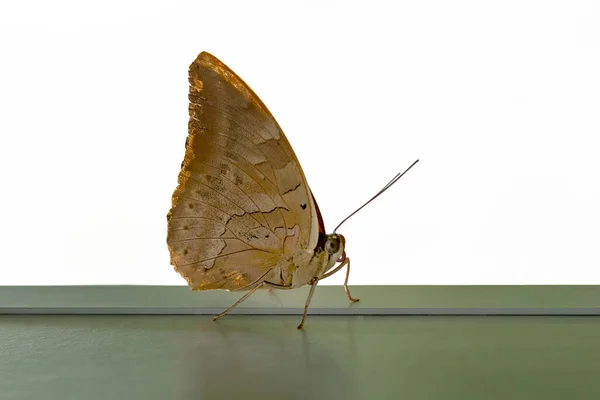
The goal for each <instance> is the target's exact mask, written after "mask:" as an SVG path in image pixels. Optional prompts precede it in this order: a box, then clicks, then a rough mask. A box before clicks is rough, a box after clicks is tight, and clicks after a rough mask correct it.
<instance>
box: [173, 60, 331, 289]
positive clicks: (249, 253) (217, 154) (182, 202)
mask: <svg viewBox="0 0 600 400" xmlns="http://www.w3.org/2000/svg"><path fill="white" fill-rule="evenodd" d="M189 82H190V89H189V90H190V92H189V101H190V105H189V115H190V119H189V125H188V129H189V132H188V138H187V140H186V152H185V158H184V162H183V164H182V168H181V172H180V174H179V179H178V182H179V185H178V186H177V188H176V189H175V192H174V193H173V198H172V208H171V211H170V212H169V223H168V224H169V227H168V229H169V231H168V237H167V243H168V245H169V250H170V253H171V264H173V265H174V266H175V269H176V270H177V271H178V272H179V273H180V274H181V275H182V276H184V277H185V278H186V279H187V281H188V284H189V285H190V286H191V287H192V288H194V289H199V290H205V289H228V290H235V289H244V288H246V287H248V286H249V285H252V284H253V283H255V282H257V281H260V280H261V279H262V280H269V279H270V278H271V277H270V276H269V270H271V269H273V268H274V267H275V265H276V264H277V262H278V261H279V260H280V259H281V257H285V256H286V255H289V254H292V253H293V252H294V251H296V250H298V249H312V248H314V247H315V245H316V244H317V239H318V234H319V231H320V230H323V227H322V222H321V221H322V219H321V218H320V215H318V214H317V213H318V209H317V207H316V203H315V202H314V200H313V197H312V194H311V192H310V189H309V187H308V185H307V183H306V179H305V177H304V173H303V171H302V169H301V167H300V164H299V163H298V160H297V158H296V155H295V154H294V151H293V150H292V148H291V146H290V144H289V142H288V140H287V139H286V137H285V135H284V134H283V132H282V130H281V128H280V127H279V125H278V124H277V122H276V121H275V119H274V118H273V117H272V115H271V114H270V112H269V111H268V110H267V108H266V107H265V106H264V104H263V103H262V102H261V101H260V99H259V98H258V97H257V96H256V95H255V94H254V93H253V92H252V90H251V89H250V88H249V87H248V86H247V85H246V84H245V83H244V82H243V81H242V80H241V79H240V78H239V77H238V76H237V75H236V74H234V73H233V72H232V71H231V70H230V69H229V68H228V67H227V66H225V65H224V64H223V63H221V62H220V61H219V60H217V59H216V58H215V57H213V56H212V55H210V54H208V53H206V52H203V53H201V54H200V55H199V56H198V58H197V59H196V60H195V61H194V62H193V63H192V65H191V66H190V69H189ZM319 214H320V213H319ZM273 278H274V279H275V277H273Z"/></svg>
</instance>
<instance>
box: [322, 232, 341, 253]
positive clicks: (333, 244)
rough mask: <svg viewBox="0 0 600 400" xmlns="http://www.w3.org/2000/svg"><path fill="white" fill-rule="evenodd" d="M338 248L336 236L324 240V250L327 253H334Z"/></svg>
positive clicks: (338, 243) (338, 240) (338, 241)
mask: <svg viewBox="0 0 600 400" xmlns="http://www.w3.org/2000/svg"><path fill="white" fill-rule="evenodd" d="M339 249H340V239H339V238H338V237H335V236H334V237H330V238H328V239H327V241H326V242H325V250H326V251H327V252H328V253H329V254H335V253H337V252H338V250H339Z"/></svg>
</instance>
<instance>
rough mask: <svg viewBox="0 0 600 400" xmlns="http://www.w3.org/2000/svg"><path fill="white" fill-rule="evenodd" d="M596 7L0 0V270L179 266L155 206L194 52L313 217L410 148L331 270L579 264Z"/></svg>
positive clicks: (594, 223)
mask: <svg viewBox="0 0 600 400" xmlns="http://www.w3.org/2000/svg"><path fill="white" fill-rule="evenodd" d="M9 4H10V5H9ZM599 21H600V3H598V2H595V1H522V0H521V1H502V2H481V1H451V2H448V1H409V2H391V1H390V2H384V1H380V2H378V1H363V2H349V1H339V2H332V1H329V2H326V1H319V2H316V1H315V2H295V3H292V2H280V1H272V2H264V1H239V2H220V1H209V2H200V1H195V2H177V1H164V2H153V1H143V2H142V1H140V2H133V1H101V2H100V1H98V2H95V3H92V2H79V1H72V2H68V1H61V0H54V1H51V2H46V1H20V2H3V3H2V5H1V6H0V52H1V53H0V57H1V59H0V60H1V62H0V72H1V73H0V115H1V116H0V135H1V136H0V178H1V180H0V182H1V184H2V195H1V196H0V212H1V216H0V218H1V222H0V246H1V247H0V248H1V251H0V284H4V285H14V284H32V285H38V284H48V285H50V284H181V285H183V284H185V281H183V279H182V278H180V277H179V275H178V274H176V273H175V272H174V271H173V270H172V267H171V266H170V265H169V255H168V249H167V246H166V242H165V240H166V218H165V215H166V213H167V211H168V209H169V207H170V197H171V194H172V192H173V189H174V188H175V185H176V179H177V174H178V172H179V166H180V162H181V160H182V158H183V154H184V141H185V137H186V135H187V118H188V114H187V91H188V83H187V68H188V66H189V64H190V63H191V62H192V61H193V60H194V58H195V57H196V56H197V54H198V53H199V52H200V51H202V50H206V51H209V52H211V53H212V54H214V55H215V56H217V57H218V58H220V59H221V60H222V61H223V62H225V63H226V64H227V65H229V66H230V67H231V68H232V69H233V70H234V71H236V72H237V73H238V74H239V75H240V76H241V77H242V79H244V80H245V81H246V82H247V83H248V84H249V85H250V86H251V87H252V88H253V89H254V90H255V91H256V92H257V94H258V95H259V96H260V97H261V99H262V100H263V101H264V102H265V103H266V104H267V106H268V107H269V109H270V110H271V112H272V113H273V115H275V117H276V118H277V120H278V122H279V123H280V125H281V126H282V128H283V129H284V131H285V132H286V135H287V136H288V139H289V141H290V142H291V143H292V146H293V147H294V149H295V151H296V153H297V155H298V157H299V159H300V161H301V163H302V166H303V168H304V171H305V173H306V175H307V177H308V180H309V184H310V185H311V188H312V190H313V192H314V194H315V196H316V197H317V200H318V202H319V204H320V208H321V211H322V212H323V215H324V218H325V223H326V226H327V227H328V228H329V229H332V228H333V227H334V226H335V225H336V224H337V223H338V222H339V221H340V220H341V219H342V218H344V217H345V216H346V215H347V214H348V213H350V212H352V211H353V210H354V209H355V208H356V207H358V206H359V205H360V204H362V202H364V201H365V200H367V199H368V198H369V197H370V196H371V195H373V194H374V193H375V192H376V191H377V190H379V189H380V188H381V187H382V186H383V185H384V184H385V183H386V182H387V181H388V180H389V179H390V178H391V177H392V176H393V175H394V174H395V173H396V172H398V171H400V170H403V169H404V168H405V167H407V166H408V165H409V164H410V163H411V162H413V161H414V160H415V159H417V158H419V159H420V160H421V161H420V162H419V163H418V164H417V165H416V166H415V168H414V169H413V170H411V171H410V172H409V173H408V174H407V175H406V176H405V177H404V178H402V179H401V180H400V181H399V182H398V183H397V184H396V185H395V186H394V187H393V188H392V189H390V190H389V191H388V192H386V194H385V195H384V196H382V197H380V198H379V199H377V200H376V201H375V202H373V203H372V204H371V205H369V206H368V207H366V208H365V209H364V210H363V211H361V213H359V214H357V215H356V217H354V218H353V219H351V220H350V221H349V222H348V223H347V224H346V225H345V226H344V227H343V229H341V233H343V234H345V235H346V237H347V253H348V255H349V256H350V257H351V259H352V275H351V283H353V284H549V283H557V284H560V283H565V284H566V283H569V284H600V268H599V267H600V251H599V249H600V246H599V245H600V211H599V209H600V185H599V182H600V178H599V173H600V156H599V151H600V147H599V139H598V137H599V134H600V112H599V110H600V72H599V71H600V23H599ZM342 280H343V274H340V275H339V276H336V277H333V278H331V279H330V280H328V281H326V282H323V283H324V284H333V283H336V284H339V283H341V282H342Z"/></svg>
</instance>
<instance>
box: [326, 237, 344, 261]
mask: <svg viewBox="0 0 600 400" xmlns="http://www.w3.org/2000/svg"><path fill="white" fill-rule="evenodd" d="M323 247H324V249H325V251H326V252H327V253H328V254H329V257H330V258H332V259H334V260H337V261H338V262H342V261H344V259H345V258H346V251H345V250H344V248H345V247H346V238H345V237H344V236H342V235H340V234H339V233H332V234H331V235H327V239H326V240H325V245H324V246H323Z"/></svg>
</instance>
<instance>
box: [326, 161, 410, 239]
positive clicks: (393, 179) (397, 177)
mask: <svg viewBox="0 0 600 400" xmlns="http://www.w3.org/2000/svg"><path fill="white" fill-rule="evenodd" d="M418 162H419V160H417V161H415V162H414V163H412V164H411V165H410V167H408V168H406V170H405V171H404V172H402V173H399V174H397V175H396V176H394V177H393V178H392V180H391V181H389V182H388V183H387V184H386V185H385V186H384V187H383V188H382V189H381V190H380V191H379V192H377V194H376V195H375V196H373V197H371V199H370V200H369V201H367V202H366V203H365V204H363V205H362V206H360V207H358V208H357V209H356V211H354V212H353V213H352V214H350V215H348V216H347V217H346V218H344V220H343V221H342V222H340V223H339V225H338V226H336V227H335V229H334V230H333V233H335V231H337V230H338V228H339V227H340V226H342V224H343V223H344V222H346V221H347V220H348V219H349V218H350V217H351V216H353V215H354V214H356V213H357V212H359V211H360V210H362V209H363V207H364V206H366V205H367V204H369V203H370V202H372V201H373V200H375V199H376V198H377V197H379V195H381V194H382V193H383V192H385V191H386V190H388V189H389V188H390V186H392V185H393V184H394V183H396V182H398V179H400V178H402V175H404V174H405V173H407V172H408V170H409V169H411V168H412V167H413V166H414V165H415V164H416V163H418Z"/></svg>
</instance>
